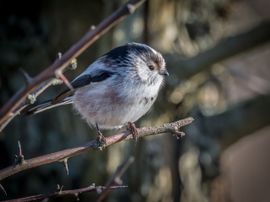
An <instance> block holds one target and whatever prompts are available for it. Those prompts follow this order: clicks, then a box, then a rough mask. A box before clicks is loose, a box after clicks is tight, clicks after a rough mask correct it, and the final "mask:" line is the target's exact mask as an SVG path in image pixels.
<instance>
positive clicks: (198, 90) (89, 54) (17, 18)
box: [0, 0, 270, 202]
mask: <svg viewBox="0 0 270 202" xmlns="http://www.w3.org/2000/svg"><path fill="white" fill-rule="evenodd" d="M123 2H124V1H121V0H111V1H106V0H92V1H88V0H80V1H70V0H66V1H60V0H56V1H54V0H46V1H45V0H41V1H32V2H30V1H29V2H27V1H15V0H9V1H4V0H3V1H1V2H0V103H1V106H2V105H3V104H4V103H5V102H6V101H7V100H8V99H9V98H10V97H11V96H12V95H13V94H15V92H16V91H18V89H20V88H21V86H23V85H25V81H24V78H23V76H22V73H21V72H20V69H23V70H25V71H26V72H28V73H29V74H30V75H31V76H35V75H37V74H38V73H39V72H40V71H42V70H43V69H44V68H45V67H47V66H48V65H49V64H51V63H52V62H53V61H54V59H55V58H56V57H57V54H58V52H65V51H66V50H67V49H68V48H69V47H70V46H71V45H72V44H73V43H74V42H76V41H77V40H78V39H79V38H80V37H81V36H82V35H83V34H84V33H85V32H86V31H87V30H88V29H89V27H90V26H91V25H96V24H98V23H99V22H100V21H101V20H102V19H104V18H105V17H106V16H108V15H109V14H110V13H112V12H113V11H114V10H115V9H116V8H118V7H119V6H120V5H122V3H123ZM269 9H270V1H268V0H256V1H253V0H148V1H146V3H145V4H143V5H142V6H141V7H140V8H139V9H138V10H137V11H136V12H135V13H134V14H133V15H131V16H128V17H127V18H126V19H125V20H124V21H123V22H122V23H121V24H119V25H117V26H116V27H115V28H114V29H113V30H111V31H109V32H108V33H107V34H105V35H104V36H103V37H102V38H101V39H99V40H98V41H97V42H96V43H95V44H94V45H93V46H91V47H90V48H89V49H88V50H87V51H85V52H84V53H83V54H82V55H81V56H80V57H79V58H78V68H77V69H76V70H75V71H68V72H67V74H66V75H67V77H68V78H70V79H72V78H74V77H76V75H78V74H79V73H80V72H81V71H82V70H83V69H84V68H85V67H87V66H88V65H89V64H90V63H91V62H93V61H94V60H95V58H97V57H98V56H100V55H102V54H104V53H105V52H107V51H109V50H110V49H111V48H113V47H116V46H119V45H122V44H124V43H127V42H131V41H136V42H143V43H146V44H149V45H150V46H152V47H154V48H155V49H157V50H159V51H160V52H161V53H162V54H163V55H164V57H165V60H166V63H167V67H168V70H169V72H170V77H169V79H167V81H166V85H165V86H164V88H163V90H162V92H161V93H160V96H159V97H158V100H157V102H156V103H155V106H154V107H153V108H152V109H151V112H149V113H148V114H147V115H146V116H144V117H143V118H142V119H141V120H140V121H139V122H137V123H136V125H137V126H138V127H139V126H150V125H152V126H155V125H159V124H162V123H164V122H171V121H174V120H178V119H181V118H185V117H187V116H192V117H194V118H195V122H194V123H193V124H191V125H190V126H188V127H186V128H185V130H184V131H185V133H186V134H187V135H186V136H185V137H184V138H182V139H181V140H177V139H176V138H175V137H173V136H171V135H159V136H154V137H147V138H143V139H140V140H138V142H137V143H136V142H134V141H127V142H123V143H120V144H116V145H113V146H111V147H109V148H108V149H106V150H104V151H102V152H89V153H85V154H84V155H80V156H78V157H74V158H72V159H70V160H69V170H70V175H69V176H67V175H66V173H65V169H64V166H63V165H62V164H60V163H54V164H50V165H46V166H41V167H39V168H35V169H31V170H28V171H24V172H21V173H19V174H16V175H14V176H11V177H8V178H6V179H5V180H3V181H2V182H1V184H2V185H3V187H5V189H6V192H7V194H8V195H7V197H6V196H5V195H4V194H3V193H2V192H1V191H0V199H1V200H4V199H11V198H17V197H23V196H28V195H33V194H39V193H49V192H53V191H55V190H56V186H57V184H59V185H63V187H64V188H63V189H75V188H79V187H83V186H88V185H90V184H92V183H95V184H96V185H104V184H105V183H106V181H107V180H108V179H109V177H110V175H111V174H112V173H113V172H114V171H115V169H116V168H117V166H118V165H119V164H120V163H121V162H122V161H123V159H125V158H126V157H128V156H131V155H133V156H134V157H135V162H134V163H133V164H132V165H131V166H130V168H129V169H128V171H127V172H126V173H125V174H124V176H123V178H122V179H123V183H124V184H125V185H128V188H127V189H123V190H117V191H113V192H111V193H110V195H109V197H108V198H107V201H109V202H114V201H132V202H138V201H147V202H156V201H159V202H180V201H181V202H196V201H199V202H204V201H213V202H223V201H232V202H242V201H243V202H254V201H256V202H266V201H270V174H269V170H270V158H269V154H270V147H269V145H270V127H269V124H270V66H269V65H270V44H269V39H270V23H269V18H270V13H269ZM62 87H63V86H62ZM62 87H61V86H53V87H51V88H50V89H48V90H47V91H46V92H45V93H44V94H42V96H40V97H39V100H45V99H48V98H51V97H54V96H55V95H56V94H57V93H59V91H60V90H61V88H62ZM94 135H95V132H93V131H91V130H90V128H89V126H88V125H87V124H86V123H85V122H84V121H83V120H82V119H81V118H80V117H79V115H78V114H77V113H76V112H74V110H73V109H72V107H71V106H66V107H61V108H57V109H53V110H50V111H46V112H44V113H41V114H38V115H36V116H30V117H17V118H15V119H14V120H13V121H12V122H11V123H10V124H9V125H8V127H7V128H6V129H5V130H4V131H3V132H2V133H1V136H0V168H5V167H7V166H9V165H11V164H12V163H13V162H14V155H15V154H17V153H18V151H17V141H18V140H20V141H21V144H22V149H23V153H24V156H25V158H26V159H27V158H32V157H36V156H39V155H43V154H47V153H51V152H54V151H59V150H61V149H64V148H69V147H74V146H78V145H80V144H83V143H85V142H87V141H89V140H91V139H93V138H95V136H94ZM96 197H97V194H96V193H86V194H82V195H80V196H79V198H80V200H81V201H94V200H95V199H96ZM74 200H76V199H75V198H72V197H66V198H58V199H57V201H74ZM50 201H54V200H50ZM55 201H56V200H55Z"/></svg>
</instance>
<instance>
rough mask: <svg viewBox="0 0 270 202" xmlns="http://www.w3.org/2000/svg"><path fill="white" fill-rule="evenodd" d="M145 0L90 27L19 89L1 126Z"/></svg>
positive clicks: (0, 115) (132, 0) (0, 114)
mask: <svg viewBox="0 0 270 202" xmlns="http://www.w3.org/2000/svg"><path fill="white" fill-rule="evenodd" d="M144 1H145V0H129V1H128V2H127V3H126V4H124V5H123V6H122V7H120V8H119V9H118V10H116V11H115V12H114V13H112V14H111V15H110V16H109V17H107V18H105V19H104V20H103V21H102V22H101V23H100V24H99V25H98V26H96V27H95V29H89V31H88V32H86V34H85V35H84V36H83V37H82V38H81V39H80V40H79V41H78V42H77V43H75V44H74V45H73V46H71V47H70V48H69V49H68V50H67V51H66V52H65V53H64V54H63V55H62V56H61V58H58V59H56V60H55V61H54V62H53V64H51V65H50V66H49V67H47V68H46V69H44V70H43V71H42V72H41V73H39V74H38V75H37V76H36V77H34V78H33V79H31V81H29V83H28V84H27V85H26V86H25V87H24V88H22V89H21V90H19V91H18V92H17V93H16V94H15V95H14V96H13V97H12V98H11V99H10V100H9V101H8V102H7V103H6V104H5V105H4V106H3V107H2V108H1V109H0V128H2V129H3V128H4V127H1V126H6V125H7V124H6V122H10V121H11V119H12V118H14V117H15V116H16V115H17V114H18V112H17V109H19V108H20V106H21V105H22V104H23V102H24V101H25V99H26V98H27V96H28V95H29V94H30V93H32V92H34V91H35V90H36V89H37V88H38V87H39V86H40V85H41V84H42V83H43V82H45V81H47V80H48V79H52V78H54V77H55V76H56V75H57V74H59V72H63V71H64V70H65V68H66V67H67V66H68V65H69V64H70V63H71V62H72V61H73V60H74V59H75V58H76V57H77V56H79V55H80V54H81V53H82V52H83V51H85V50H86V49H87V48H88V47H89V46H90V45H91V44H93V43H94V42H95V41H96V40H97V39H98V38H99V37H100V36H101V35H103V34H104V33H106V32H107V31H108V30H109V29H111V28H112V27H113V26H115V25H116V24H117V23H119V22H120V21H122V20H123V18H124V17H125V16H127V15H129V14H131V13H133V12H134V11H135V9H136V8H137V7H139V6H140V5H141V4H142V3H143V2H144Z"/></svg>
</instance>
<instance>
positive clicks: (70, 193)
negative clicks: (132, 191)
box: [5, 185, 127, 202]
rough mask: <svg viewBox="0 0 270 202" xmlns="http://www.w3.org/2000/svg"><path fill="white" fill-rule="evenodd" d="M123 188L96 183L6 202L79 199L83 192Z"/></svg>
mask: <svg viewBox="0 0 270 202" xmlns="http://www.w3.org/2000/svg"><path fill="white" fill-rule="evenodd" d="M122 188H127V186H111V187H109V188H108V187H106V186H95V185H90V186H87V187H83V188H79V189H70V190H61V189H60V190H59V191H56V192H54V193H49V194H38V195H33V196H27V197H23V198H17V199H11V200H6V201H5V202H24V201H25V202H26V201H27V202H29V201H43V200H45V199H49V198H50V199H51V198H57V197H63V196H73V197H75V198H76V199H78V196H79V194H82V193H87V192H93V191H96V192H101V191H102V190H105V189H109V191H111V190H115V189H122Z"/></svg>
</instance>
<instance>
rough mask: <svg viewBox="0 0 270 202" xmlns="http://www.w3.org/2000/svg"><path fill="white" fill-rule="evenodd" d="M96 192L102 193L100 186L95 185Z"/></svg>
mask: <svg viewBox="0 0 270 202" xmlns="http://www.w3.org/2000/svg"><path fill="white" fill-rule="evenodd" d="M96 192H97V194H101V193H102V188H101V187H100V186H97V187H96Z"/></svg>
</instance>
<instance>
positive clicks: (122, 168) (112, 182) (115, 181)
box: [97, 156, 134, 202]
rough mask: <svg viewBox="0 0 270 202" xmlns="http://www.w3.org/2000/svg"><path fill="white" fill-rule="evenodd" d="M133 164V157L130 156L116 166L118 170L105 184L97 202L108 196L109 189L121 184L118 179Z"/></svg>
mask: <svg viewBox="0 0 270 202" xmlns="http://www.w3.org/2000/svg"><path fill="white" fill-rule="evenodd" d="M133 162H134V157H133V156H132V157H129V158H127V159H126V160H125V161H124V162H123V163H122V164H121V165H120V166H118V168H117V169H116V171H115V172H114V174H113V175H112V177H111V178H110V179H109V180H108V182H107V183H106V188H105V189H104V190H103V191H102V192H101V193H100V196H99V197H98V199H97V202H101V201H102V200H103V199H105V197H106V196H107V195H108V193H109V191H110V187H112V186H114V185H121V184H122V182H121V180H120V178H121V177H122V175H123V174H124V172H126V170H127V169H128V167H129V166H130V165H131V164H132V163H133Z"/></svg>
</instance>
